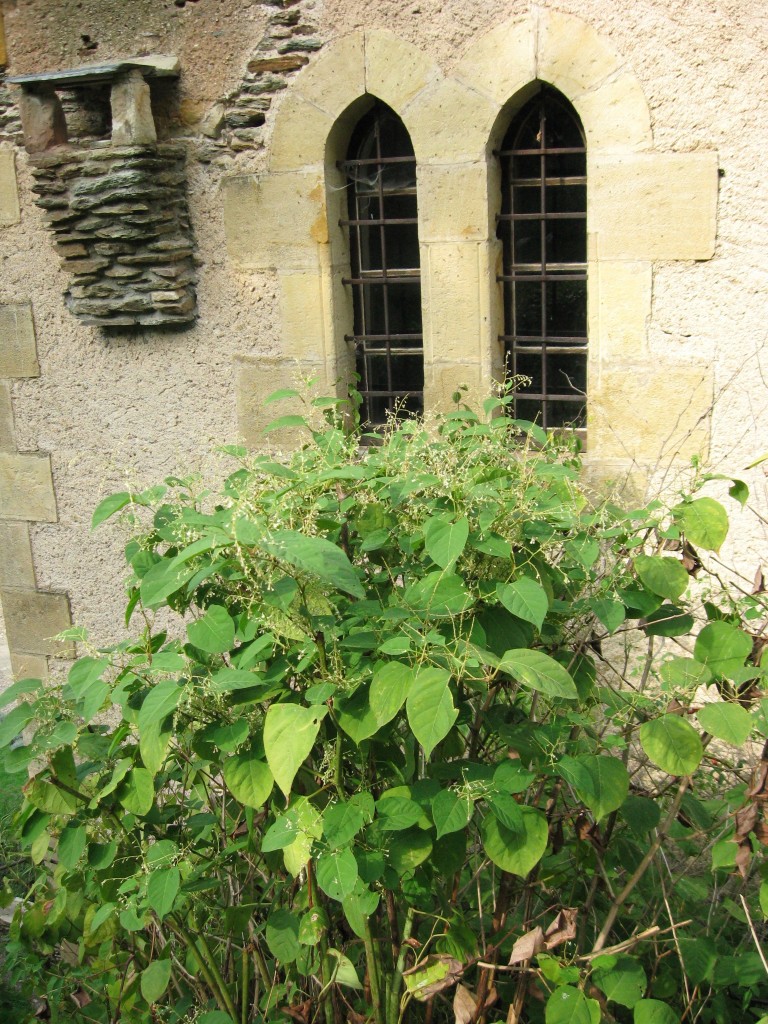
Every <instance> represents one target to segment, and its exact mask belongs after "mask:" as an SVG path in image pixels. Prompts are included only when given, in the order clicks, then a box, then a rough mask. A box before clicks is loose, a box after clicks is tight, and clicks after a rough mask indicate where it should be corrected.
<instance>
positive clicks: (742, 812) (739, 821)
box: [734, 803, 757, 843]
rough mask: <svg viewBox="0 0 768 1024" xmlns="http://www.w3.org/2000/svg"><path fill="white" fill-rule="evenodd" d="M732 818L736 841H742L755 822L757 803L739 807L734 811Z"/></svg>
mask: <svg viewBox="0 0 768 1024" xmlns="http://www.w3.org/2000/svg"><path fill="white" fill-rule="evenodd" d="M734 820H735V824H736V835H735V839H736V842H737V843H742V842H744V841H745V840H746V838H747V836H748V835H749V833H750V832H752V831H753V829H754V827H755V825H756V824H757V804H756V803H749V804H747V805H746V807H742V808H740V809H739V810H738V811H736V814H735V816H734Z"/></svg>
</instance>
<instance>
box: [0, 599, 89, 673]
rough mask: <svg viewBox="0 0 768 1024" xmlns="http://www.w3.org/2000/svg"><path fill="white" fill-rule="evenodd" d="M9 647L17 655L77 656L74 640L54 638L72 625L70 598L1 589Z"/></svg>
mask: <svg viewBox="0 0 768 1024" xmlns="http://www.w3.org/2000/svg"><path fill="white" fill-rule="evenodd" d="M0 601H2V606H3V618H4V620H5V628H6V632H7V634H8V646H9V648H10V649H11V652H12V654H13V655H19V654H34V655H42V656H54V657H58V658H73V657H74V656H75V646H74V643H72V641H69V640H67V641H56V640H55V639H54V637H55V636H56V635H57V634H58V633H61V632H62V631H63V630H65V629H68V628H69V627H70V626H71V625H72V617H71V614H70V610H69V598H68V597H67V596H66V595H65V594H48V593H42V592H40V591H31V590H11V589H3V590H0Z"/></svg>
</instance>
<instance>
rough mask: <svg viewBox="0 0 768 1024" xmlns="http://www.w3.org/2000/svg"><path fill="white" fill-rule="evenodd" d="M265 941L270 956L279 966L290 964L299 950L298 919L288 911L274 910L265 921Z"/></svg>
mask: <svg viewBox="0 0 768 1024" xmlns="http://www.w3.org/2000/svg"><path fill="white" fill-rule="evenodd" d="M265 937H266V940H267V946H268V948H269V951H270V953H271V954H272V956H273V957H274V958H275V959H276V960H279V961H280V963H281V964H290V963H293V961H294V960H295V959H296V957H297V956H298V955H299V952H300V950H301V946H300V944H299V919H298V917H297V916H296V914H292V913H291V912H290V911H289V910H276V911H275V912H274V913H273V914H270V916H269V919H268V920H267V928H266V936H265Z"/></svg>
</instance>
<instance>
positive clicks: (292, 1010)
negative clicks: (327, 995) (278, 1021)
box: [280, 999, 312, 1024]
mask: <svg viewBox="0 0 768 1024" xmlns="http://www.w3.org/2000/svg"><path fill="white" fill-rule="evenodd" d="M280 1012H281V1013H284V1014H285V1015H286V1017H290V1018H291V1020H296V1021H298V1022H299V1024H308V1022H309V1018H310V1016H311V1014H312V1000H311V999H307V1000H305V1001H304V1002H303V1003H298V1004H297V1005H296V1006H281V1007H280Z"/></svg>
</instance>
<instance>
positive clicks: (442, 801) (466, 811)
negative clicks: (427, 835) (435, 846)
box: [432, 789, 475, 839]
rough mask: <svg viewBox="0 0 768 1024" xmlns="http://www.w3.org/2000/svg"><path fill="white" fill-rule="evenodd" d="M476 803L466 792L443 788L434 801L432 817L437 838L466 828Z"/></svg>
mask: <svg viewBox="0 0 768 1024" xmlns="http://www.w3.org/2000/svg"><path fill="white" fill-rule="evenodd" d="M474 808H475V805H474V803H473V801H472V800H471V799H470V798H469V797H468V796H467V795H466V794H464V793H462V794H459V793H456V792H455V791H454V790H452V789H441V790H440V792H439V793H438V794H437V796H436V797H435V798H434V799H433V801H432V818H433V820H434V822H435V828H436V829H437V838H438V839H440V838H442V836H445V835H448V834H449V833H450V832H458V831H459V830H460V829H463V828H466V826H467V825H468V824H469V821H470V819H471V817H472V812H473V811H474Z"/></svg>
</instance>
